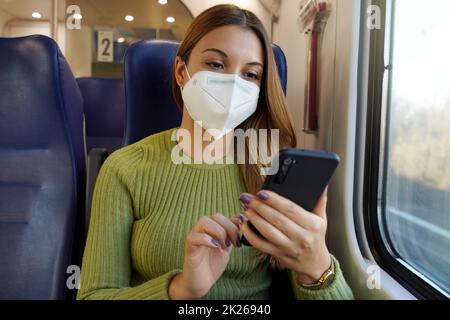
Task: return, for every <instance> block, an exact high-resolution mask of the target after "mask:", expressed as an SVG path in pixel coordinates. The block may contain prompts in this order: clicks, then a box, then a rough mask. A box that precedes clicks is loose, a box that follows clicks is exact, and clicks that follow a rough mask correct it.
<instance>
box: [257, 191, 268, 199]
mask: <svg viewBox="0 0 450 320" xmlns="http://www.w3.org/2000/svg"><path fill="white" fill-rule="evenodd" d="M257 196H258V198H259V199H261V200H262V201H267V200H269V194H268V193H267V192H264V191H261V192H258V194H257Z"/></svg>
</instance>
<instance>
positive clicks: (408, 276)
mask: <svg viewBox="0 0 450 320" xmlns="http://www.w3.org/2000/svg"><path fill="white" fill-rule="evenodd" d="M391 1H392V0H372V1H367V2H366V4H367V5H378V6H379V7H380V8H381V11H382V14H381V16H382V24H381V26H382V27H381V29H379V30H377V29H374V30H371V31H370V32H369V37H370V39H369V40H370V41H369V42H370V49H369V55H370V57H369V81H368V88H367V97H366V98H367V100H366V102H367V115H366V121H367V126H366V128H365V130H366V136H365V149H364V177H363V223H364V228H365V232H366V237H367V242H368V245H369V248H370V251H371V253H372V255H373V257H374V259H375V261H376V262H377V263H378V265H379V266H380V267H382V268H383V269H384V270H385V271H386V272H387V273H388V274H389V275H391V276H392V277H393V278H394V279H395V280H397V281H398V282H399V283H400V284H401V285H402V286H404V287H405V288H406V289H407V290H409V291H410V292H411V293H412V294H413V295H414V296H416V297H417V298H419V299H437V300H441V299H448V298H449V296H448V295H447V294H446V293H445V292H444V291H443V290H442V289H440V288H439V287H438V286H437V285H436V284H434V283H433V282H431V281H430V280H429V279H427V278H426V277H425V276H423V275H421V274H420V272H419V271H418V270H416V269H415V268H413V267H412V266H410V265H409V264H408V262H407V261H405V260H403V259H402V258H401V257H400V256H399V255H398V254H396V252H395V250H394V249H393V248H392V246H391V242H390V240H389V235H387V234H386V232H385V230H386V228H385V226H386V219H385V215H382V214H381V212H380V208H384V207H385V205H384V204H383V202H384V201H385V199H386V197H385V195H384V194H382V196H381V197H380V190H381V191H382V192H383V193H384V192H385V190H386V186H385V183H386V178H385V177H386V176H385V173H386V169H387V165H388V163H387V161H384V159H386V154H387V153H388V152H389V149H388V144H386V143H385V136H388V135H389V128H390V126H389V123H390V118H389V114H390V110H389V108H390V90H386V89H387V88H390V86H389V85H388V84H389V83H390V82H391V77H392V73H391V72H390V70H391V68H390V62H391V61H392V59H391V58H392V50H391V48H389V46H390V45H391V43H392V37H393V31H394V30H393V23H392V22H393V21H394V20H393V19H394V18H395V12H394V6H392V8H391V7H390V4H391ZM366 8H367V6H364V5H363V6H362V8H361V9H362V13H361V14H362V16H363V17H364V16H366V14H367V12H366ZM362 21H363V23H365V20H364V19H363V20H362ZM386 49H387V50H386ZM386 52H388V53H389V54H388V55H386ZM385 60H388V63H386V61H385ZM363 139H364V138H363ZM380 179H381V181H380ZM380 187H381V188H380Z"/></svg>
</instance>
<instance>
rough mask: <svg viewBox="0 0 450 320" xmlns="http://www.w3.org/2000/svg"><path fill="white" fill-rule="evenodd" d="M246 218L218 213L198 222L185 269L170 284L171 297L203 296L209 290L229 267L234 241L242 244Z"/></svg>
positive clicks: (190, 239)
mask: <svg viewBox="0 0 450 320" xmlns="http://www.w3.org/2000/svg"><path fill="white" fill-rule="evenodd" d="M242 221H243V218H239V217H235V218H233V219H231V220H230V219H228V218H226V217H224V216H223V215H221V214H219V213H216V214H214V215H213V216H212V217H202V218H201V219H200V220H199V221H198V222H197V225H196V226H195V227H194V229H193V230H192V231H191V232H190V233H189V235H188V236H187V239H186V246H185V254H184V265H183V271H182V272H181V273H180V274H178V275H177V276H175V277H174V278H173V279H172V281H171V283H170V285H169V298H170V299H173V300H193V299H200V298H201V297H203V296H204V295H206V294H207V293H208V292H209V290H210V289H211V287H212V286H213V285H214V283H216V281H217V280H218V279H219V278H220V276H221V275H222V273H223V272H224V271H225V268H226V266H227V264H228V261H229V259H230V254H231V250H232V245H235V246H236V247H241V243H240V240H239V238H240V234H239V227H240V224H241V223H242Z"/></svg>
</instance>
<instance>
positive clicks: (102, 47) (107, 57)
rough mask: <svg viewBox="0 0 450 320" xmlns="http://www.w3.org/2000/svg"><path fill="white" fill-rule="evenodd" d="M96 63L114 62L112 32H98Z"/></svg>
mask: <svg viewBox="0 0 450 320" xmlns="http://www.w3.org/2000/svg"><path fill="white" fill-rule="evenodd" d="M97 61H98V62H113V61H114V46H113V32H112V31H99V32H98V34H97Z"/></svg>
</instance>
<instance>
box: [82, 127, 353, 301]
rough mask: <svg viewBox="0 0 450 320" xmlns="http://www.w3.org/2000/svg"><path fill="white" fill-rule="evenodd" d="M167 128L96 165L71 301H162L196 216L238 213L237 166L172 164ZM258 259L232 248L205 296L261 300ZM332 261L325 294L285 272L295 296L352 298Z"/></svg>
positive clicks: (264, 273) (264, 291) (264, 292)
mask: <svg viewBox="0 0 450 320" xmlns="http://www.w3.org/2000/svg"><path fill="white" fill-rule="evenodd" d="M174 130H175V129H173V130H169V131H166V132H162V133H159V134H156V135H153V136H150V137H148V138H146V139H143V140H141V141H139V142H137V143H135V144H133V145H130V146H127V147H125V148H123V149H120V150H118V151H116V152H114V153H113V154H112V155H111V156H110V157H109V158H108V159H107V160H106V162H105V163H104V165H103V166H102V168H101V170H100V173H99V176H98V178H97V183H96V186H95V190H94V195H93V202H92V210H91V220H90V227H89V233H88V238H87V243H86V248H85V252H84V256H83V265H82V272H81V288H80V290H79V291H78V296H77V298H78V299H168V284H169V282H170V280H171V279H172V278H173V277H174V276H175V275H176V274H178V273H179V272H181V268H182V266H183V254H184V244H185V239H186V236H187V234H188V233H189V232H190V231H191V230H192V229H193V227H194V226H195V224H196V223H197V221H198V220H199V218H200V217H202V216H204V215H212V214H213V213H216V212H220V213H222V214H223V215H225V216H228V217H232V216H235V215H236V214H238V213H239V212H241V208H240V202H239V195H240V194H241V193H242V192H244V191H245V188H244V185H243V182H242V180H241V177H240V172H239V169H238V166H237V165H235V164H224V165H220V164H214V165H208V164H192V165H188V164H179V165H176V164H174V163H173V162H172V160H171V152H172V150H173V148H174V147H175V146H176V143H175V142H173V141H171V135H172V133H173V131H174ZM333 259H334V257H333ZM258 261H259V260H258V257H257V254H256V251H255V249H253V248H251V247H242V248H233V251H232V255H231V258H230V261H229V263H228V265H227V268H226V270H225V272H224V273H223V275H222V276H221V278H220V279H219V280H218V281H217V282H216V284H215V285H214V286H213V287H212V288H211V290H210V291H209V293H208V294H207V295H206V296H205V297H204V298H205V299H221V300H222V299H223V300H226V299H230V300H234V299H267V298H268V289H269V286H270V284H271V276H270V273H269V269H268V266H267V265H261V264H260V263H259V262H258ZM334 261H335V264H336V266H337V268H336V269H337V270H336V271H337V276H336V277H335V279H334V281H333V282H332V283H331V284H330V285H329V286H328V287H327V288H326V289H321V290H316V291H313V290H306V289H303V288H302V287H300V286H298V285H297V283H296V282H295V280H294V278H293V276H292V274H293V272H291V284H292V287H293V290H294V293H295V295H296V297H297V298H298V299H351V298H353V295H352V292H351V290H350V289H349V287H348V286H347V284H346V282H345V279H344V277H343V275H342V271H341V269H340V268H339V264H338V263H337V261H336V260H335V259H334Z"/></svg>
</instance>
